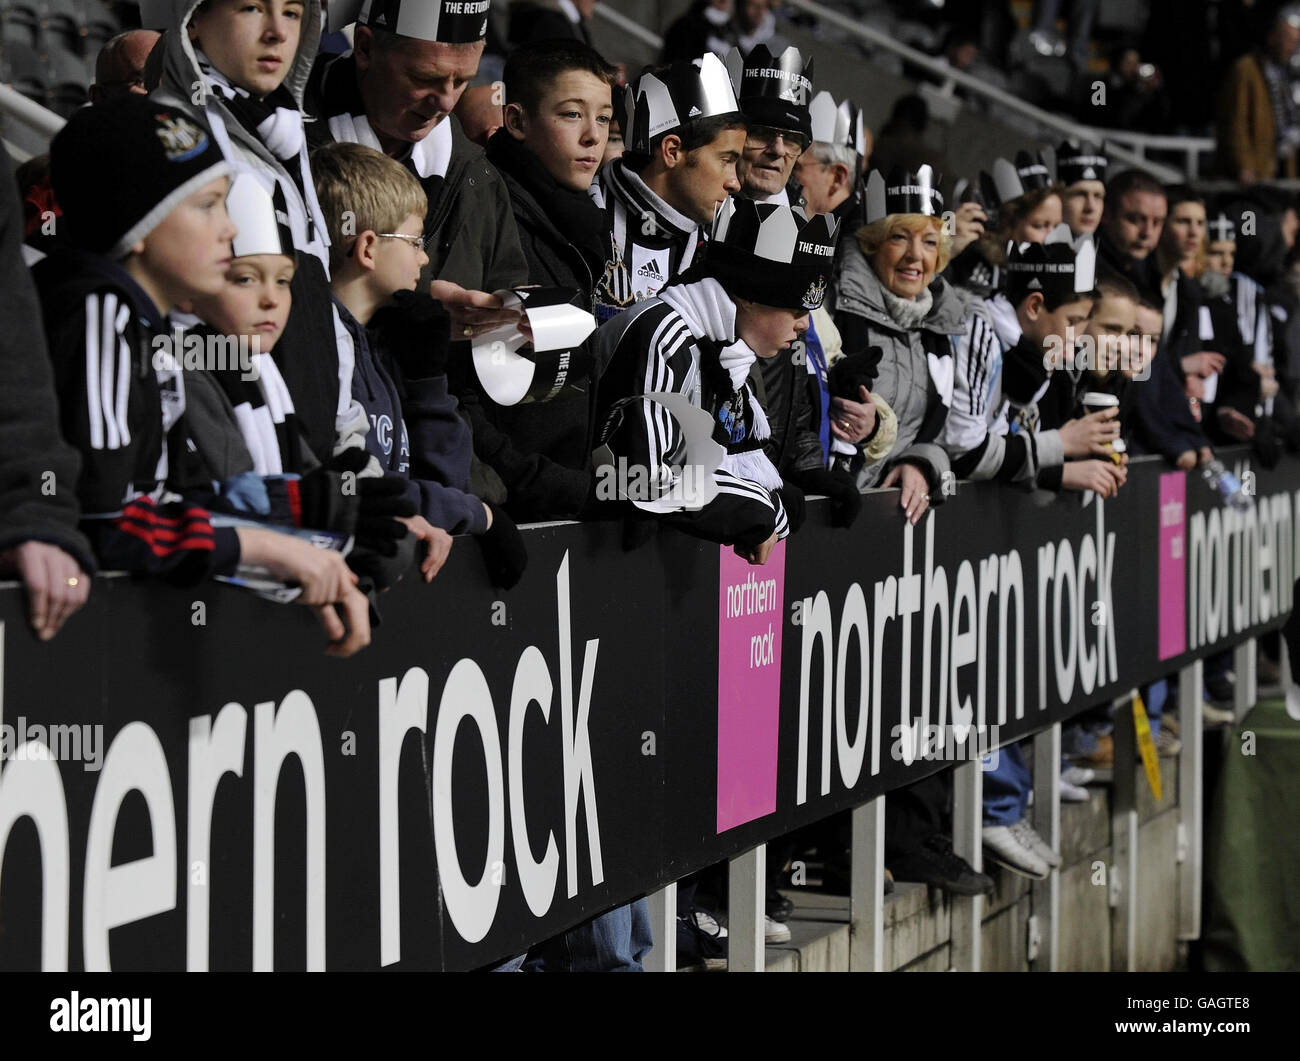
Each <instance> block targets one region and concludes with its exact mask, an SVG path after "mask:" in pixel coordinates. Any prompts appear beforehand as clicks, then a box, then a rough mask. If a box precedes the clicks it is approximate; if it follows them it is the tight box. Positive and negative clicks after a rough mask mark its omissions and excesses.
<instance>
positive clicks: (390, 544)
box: [355, 475, 416, 557]
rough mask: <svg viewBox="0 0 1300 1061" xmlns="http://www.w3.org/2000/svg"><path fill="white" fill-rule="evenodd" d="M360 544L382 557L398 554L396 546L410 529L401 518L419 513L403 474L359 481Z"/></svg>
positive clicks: (358, 542)
mask: <svg viewBox="0 0 1300 1061" xmlns="http://www.w3.org/2000/svg"><path fill="white" fill-rule="evenodd" d="M356 482H357V498H358V500H359V501H360V510H359V511H358V513H357V526H356V531H355V533H356V538H357V545H359V546H361V547H362V548H364V549H367V550H369V551H371V552H374V553H377V554H379V555H380V556H388V557H392V556H396V555H397V545H398V543H399V542H400V541H401V540H402V539H403V538H405V537H406V536H407V535H408V534H409V533H410V531H408V530H407V529H406V524H404V523H399V522H398V520H399V519H410V518H411V517H412V516H414V515H415V514H416V507H415V502H414V501H412V500H411V498H410V496H409V495H408V494H407V492H406V489H407V483H408V482H409V480H408V479H404V478H403V477H402V476H400V475H383V476H380V477H379V478H377V479H376V478H374V477H373V476H372V477H370V478H366V479H358V480H357V481H356Z"/></svg>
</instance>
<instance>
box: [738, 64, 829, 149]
mask: <svg viewBox="0 0 1300 1061" xmlns="http://www.w3.org/2000/svg"><path fill="white" fill-rule="evenodd" d="M812 72H813V61H812V59H809V60H808V61H807V62H804V58H803V55H802V54H801V53H800V51H799V49H798V48H796V47H794V46H793V45H791V46H790V47H789V48H786V50H785V51H783V52H782V53H781V54H780V55H773V54H772V53H771V52H770V51H768V48H767V45H766V44H756V45H754V47H753V48H751V49H750V51H749V54H748V55H746V56H745V57H744V58H741V54H740V51H739V49H737V48H732V49H731V51H730V52H728V53H727V73H728V74H730V75H731V86H732V88H734V89H735V90H736V98H737V99H738V100H739V101H740V109H741V111H742V112H744V115H745V118H746V119H748V120H749V121H751V122H753V123H754V124H755V125H770V126H772V127H773V128H776V129H790V130H792V131H794V132H797V133H800V134H801V135H802V136H803V137H804V139H805V140H812V139H813V134H812V118H811V116H810V114H809V111H808V108H809V105H810V104H811V103H812V95H813V83H812Z"/></svg>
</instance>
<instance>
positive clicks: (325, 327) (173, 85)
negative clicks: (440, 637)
mask: <svg viewBox="0 0 1300 1061" xmlns="http://www.w3.org/2000/svg"><path fill="white" fill-rule="evenodd" d="M320 33H321V7H320V5H319V4H316V3H308V2H305V0H257V2H255V3H247V2H245V0H174V3H173V7H172V21H171V23H170V24H169V26H168V31H167V33H166V35H165V36H164V38H163V41H162V43H161V47H162V48H163V50H164V53H163V61H162V63H163V72H162V81H161V84H160V85H159V86H158V88H157V89H156V90H155V92H154V93H153V96H154V98H156V99H158V100H159V101H161V102H165V103H168V104H170V105H172V106H175V107H177V108H180V109H181V110H183V111H186V112H192V113H194V114H195V115H196V116H197V117H198V118H199V119H200V120H202V121H203V122H205V123H206V124H207V126H208V129H209V130H210V131H211V134H212V136H213V138H214V139H215V140H216V141H217V143H218V144H219V145H220V147H221V150H222V152H223V153H224V154H225V156H226V157H227V158H228V159H229V160H230V161H231V162H232V163H234V164H236V165H237V166H238V167H239V168H240V169H241V170H249V171H251V172H253V173H255V174H256V175H257V176H258V177H259V178H260V179H261V180H262V183H263V184H264V185H265V186H266V187H267V188H275V189H277V190H278V191H279V193H280V195H281V196H283V200H284V208H285V213H286V216H287V220H288V224H289V228H290V231H291V232H292V234H293V242H294V246H295V247H296V248H298V250H300V251H302V252H303V253H302V254H301V256H300V258H299V261H298V264H297V269H296V271H295V273H294V277H293V283H292V292H293V309H292V311H291V313H290V315H289V321H288V324H287V326H286V328H285V332H284V335H283V337H282V338H281V341H280V343H279V350H278V354H277V358H276V360H277V363H278V364H279V366H280V368H281V370H282V372H283V374H284V379H285V382H286V384H287V385H288V388H289V391H290V393H291V394H292V395H293V402H294V407H295V409H296V411H297V415H298V417H299V419H300V421H301V423H302V425H303V428H304V430H305V432H306V436H307V439H308V443H309V446H310V448H311V450H312V452H313V453H314V454H315V456H316V457H317V458H319V459H320V460H321V461H322V462H324V463H327V464H328V463H330V462H332V461H333V460H334V458H335V457H336V455H338V457H339V459H341V460H343V461H344V462H345V463H347V462H349V461H350V459H352V458H355V457H356V456H357V455H358V454H364V445H363V439H364V435H365V427H366V423H365V415H364V412H363V411H362V410H361V408H360V407H359V406H357V405H356V404H355V403H354V402H352V401H351V399H350V398H349V395H350V393H351V388H352V365H351V363H350V362H349V361H348V360H347V356H348V355H347V351H346V347H345V344H344V343H343V329H342V325H341V324H340V322H339V321H338V318H337V316H336V315H335V314H334V312H333V309H332V307H331V304H330V296H329V248H328V236H327V235H326V234H325V227H324V224H323V223H322V220H321V216H320V207H319V205H318V204H317V202H316V194H315V192H314V190H313V189H312V183H311V171H310V168H309V167H308V163H307V142H306V138H305V136H304V133H303V116H302V111H301V109H300V108H301V104H302V96H303V89H304V87H305V85H306V82H307V75H308V73H309V72H310V69H311V63H312V59H313V58H314V56H315V54H316V47H317V44H318V42H319V40H320ZM344 450H353V451H354V453H352V454H349V455H346V456H345V455H344V454H343V451H344ZM363 474H364V475H365V476H378V475H379V467H378V465H377V464H376V463H373V462H372V463H370V464H369V465H367V466H366V467H365V468H364V470H363Z"/></svg>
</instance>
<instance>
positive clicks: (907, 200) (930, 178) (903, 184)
mask: <svg viewBox="0 0 1300 1061" xmlns="http://www.w3.org/2000/svg"><path fill="white" fill-rule="evenodd" d="M940 180H941V178H940V176H939V175H938V174H937V173H935V172H934V169H933V168H932V167H931V166H928V165H926V166H922V167H921V168H920V169H918V170H916V171H915V172H913V171H912V170H905V169H900V168H898V167H895V168H894V169H892V170H890V171H889V176H888V177H886V176H885V175H884V174H883V173H881V172H880V170H878V169H873V170H872V171H871V174H870V176H868V177H867V194H866V196H865V197H864V203H865V207H866V221H867V224H868V225H870V224H872V223H874V222H876V221H879V220H880V219H881V218H882V217H888V216H889V215H890V214H925V215H926V216H927V217H938V216H939V215H940V214H942V213H943V196H942V195H941V194H940V192H939V182H940Z"/></svg>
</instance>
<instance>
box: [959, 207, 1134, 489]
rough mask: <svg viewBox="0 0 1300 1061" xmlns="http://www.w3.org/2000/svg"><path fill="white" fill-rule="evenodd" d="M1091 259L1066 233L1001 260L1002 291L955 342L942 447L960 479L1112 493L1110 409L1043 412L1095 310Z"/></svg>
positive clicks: (1119, 476)
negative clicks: (1071, 414)
mask: <svg viewBox="0 0 1300 1061" xmlns="http://www.w3.org/2000/svg"><path fill="white" fill-rule="evenodd" d="M1094 261H1095V252H1094V250H1093V246H1092V243H1091V241H1090V240H1085V241H1084V242H1083V243H1082V244H1081V245H1080V248H1079V249H1078V250H1077V251H1076V250H1075V248H1074V247H1073V245H1072V244H1071V243H1070V242H1069V234H1068V230H1067V229H1066V228H1065V227H1064V226H1061V227H1059V228H1058V229H1057V230H1056V232H1055V233H1053V235H1052V236H1051V237H1049V240H1048V242H1046V243H1041V244H1039V243H1024V244H1021V245H1020V246H1018V247H1012V248H1011V250H1010V251H1009V252H1008V254H1007V262H1006V273H1005V275H1006V293H1005V294H998V295H996V296H994V298H993V299H992V300H990V302H991V303H992V304H991V305H987V306H986V305H982V304H977V305H976V306H975V311H974V312H973V313H972V315H971V317H970V319H969V320H968V322H967V325H966V331H965V333H964V334H963V335H962V336H961V338H960V339H959V340H958V342H957V344H956V354H957V360H956V364H955V366H954V367H955V386H954V393H953V403H952V407H951V408H950V410H949V413H948V419H947V422H946V424H945V427H944V445H945V448H947V449H948V451H949V453H950V454H952V460H953V470H954V472H955V474H957V475H958V476H959V477H961V478H971V479H996V480H999V481H1004V482H1012V483H1017V484H1020V485H1023V486H1035V485H1036V486H1039V487H1042V488H1044V489H1048V490H1061V489H1066V490H1094V491H1095V492H1097V493H1100V494H1101V495H1102V496H1104V497H1111V496H1113V495H1114V493H1115V491H1116V490H1118V489H1119V486H1120V485H1121V484H1122V482H1123V479H1124V477H1125V476H1124V473H1123V470H1122V469H1120V468H1118V467H1117V466H1116V465H1114V464H1113V463H1112V462H1111V461H1110V460H1109V453H1110V450H1109V445H1110V442H1111V440H1112V439H1114V438H1115V437H1116V435H1117V434H1118V431H1119V427H1118V424H1117V423H1112V422H1110V421H1112V420H1113V419H1114V413H1113V411H1103V412H1102V413H1097V414H1094V415H1093V416H1090V417H1086V418H1084V419H1082V420H1070V419H1069V418H1068V417H1060V418H1057V417H1056V416H1054V415H1051V414H1049V415H1046V416H1045V415H1044V413H1045V412H1046V411H1047V407H1045V406H1044V405H1042V404H1041V403H1043V402H1044V400H1045V398H1046V397H1047V396H1048V394H1049V393H1050V391H1051V382H1052V380H1053V378H1054V377H1055V375H1056V371H1055V370H1057V369H1060V368H1063V367H1064V365H1065V362H1066V356H1067V347H1070V346H1072V340H1073V337H1074V336H1075V335H1076V334H1082V332H1083V328H1084V324H1085V322H1086V321H1087V319H1088V315H1089V313H1090V312H1091V310H1092V287H1093V273H1094ZM1068 353H1069V354H1072V350H1069V351H1068ZM1070 363H1072V361H1071V362H1070ZM972 380H974V381H978V383H977V385H973V384H972V382H971V381H972Z"/></svg>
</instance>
